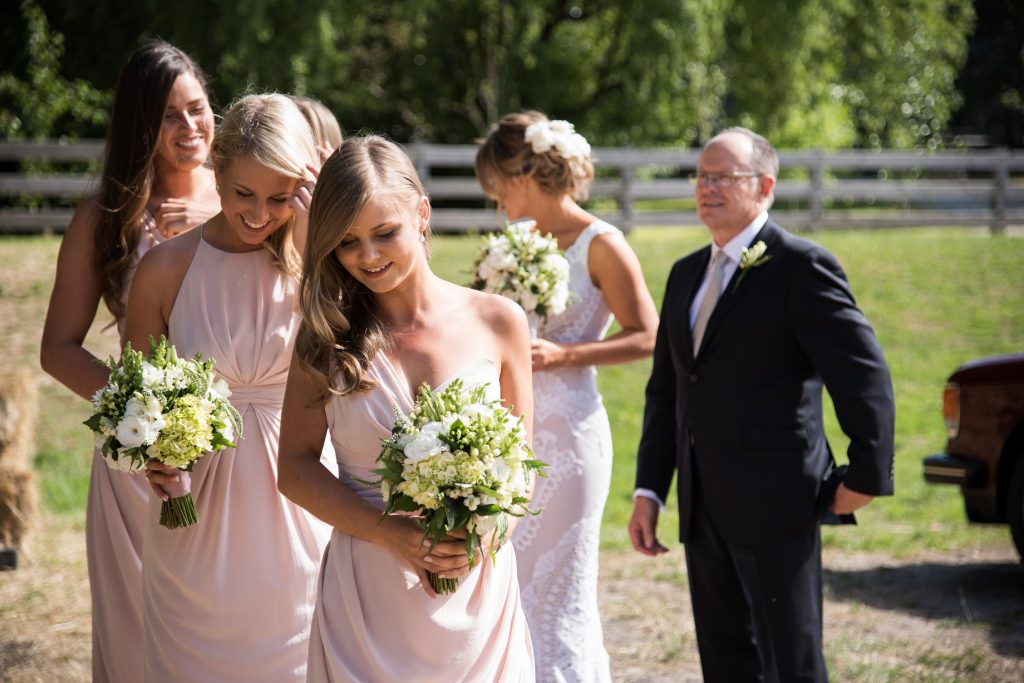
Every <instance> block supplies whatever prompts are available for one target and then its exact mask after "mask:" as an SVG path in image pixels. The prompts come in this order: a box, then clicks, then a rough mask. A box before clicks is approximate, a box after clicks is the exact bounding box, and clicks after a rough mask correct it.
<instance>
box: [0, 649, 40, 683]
mask: <svg viewBox="0 0 1024 683" xmlns="http://www.w3.org/2000/svg"><path fill="white" fill-rule="evenodd" d="M31 660H32V643H30V642H26V641H22V640H8V641H5V642H0V672H8V673H13V672H14V671H15V670H16V669H18V668H19V667H23V666H25V665H26V664H28V663H29V662H30V661H31ZM3 680H7V677H6V675H5V676H4V678H3Z"/></svg>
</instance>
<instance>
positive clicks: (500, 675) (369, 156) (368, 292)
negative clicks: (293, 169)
mask: <svg viewBox="0 0 1024 683" xmlns="http://www.w3.org/2000/svg"><path fill="white" fill-rule="evenodd" d="M429 219H430V203H429V201H428V199H427V196H426V192H425V191H424V189H423V186H422V184H421V183H420V181H419V179H418V178H417V177H416V171H415V169H414V168H413V166H412V162H411V161H410V160H409V158H408V157H407V156H406V155H405V153H404V152H403V151H402V150H401V149H400V148H399V147H398V146H396V145H394V144H393V143H391V142H388V141H386V140H384V139H383V138H380V137H375V136H370V137H366V138H350V139H348V140H345V142H344V143H342V145H341V147H340V148H339V149H338V150H337V151H336V152H335V153H334V154H333V155H332V156H331V157H330V158H329V159H328V160H327V162H326V163H325V164H324V168H323V172H322V174H321V176H320V179H319V181H318V182H317V188H316V192H315V193H314V197H313V203H312V205H311V207H310V226H309V246H308V249H307V251H306V262H305V264H304V270H303V278H302V293H301V296H300V299H301V302H302V313H303V322H302V326H301V328H300V331H299V337H298V340H297V342H296V348H295V357H294V359H293V361H292V369H291V373H290V374H289V377H288V391H287V393H286V395H285V405H284V411H283V416H282V426H281V473H280V479H279V485H280V488H281V491H282V492H284V494H285V495H287V496H288V497H290V498H292V499H293V500H295V501H296V502H298V503H299V504H300V505H302V506H303V507H305V508H307V509H308V510H310V511H311V512H313V513H314V514H315V515H317V516H318V517H320V518H321V519H323V520H325V521H327V522H328V523H330V524H332V525H333V526H334V534H333V536H332V537H331V542H330V544H329V546H328V548H327V550H326V551H325V553H324V561H323V567H322V569H321V574H320V585H319V593H318V599H317V606H316V614H315V616H314V619H313V629H312V633H311V635H310V644H309V680H310V681H314V682H317V683H320V682H327V681H332V682H335V683H337V682H341V681H353V682H355V681H358V682H360V683H393V682H394V681H417V682H428V683H429V682H432V681H436V682H437V683H457V682H459V681H464V682H466V683H470V682H472V683H476V682H480V681H488V682H489V681H507V682H520V681H533V680H534V664H533V652H532V647H531V642H530V635H529V629H528V627H527V625H526V619H525V617H524V615H523V611H522V607H521V606H520V602H519V584H518V581H517V579H516V555H515V550H514V549H513V548H512V546H511V544H507V543H506V544H505V545H503V546H502V547H500V548H495V549H494V550H495V552H494V560H493V561H492V560H491V558H490V557H489V556H484V557H480V556H478V557H476V558H475V562H474V563H473V565H472V568H470V566H469V562H468V559H467V557H466V550H465V542H464V539H463V538H462V537H458V536H455V535H453V536H450V537H448V539H446V540H443V541H441V542H439V543H438V544H437V545H436V547H434V549H433V550H431V548H430V544H429V543H426V544H424V543H422V539H423V531H422V529H421V528H420V527H419V525H418V524H417V522H416V521H415V520H414V519H411V518H410V517H409V516H408V515H399V514H394V515H390V516H388V517H386V518H384V519H382V518H381V510H382V509H383V507H384V503H383V500H382V499H381V494H380V491H379V490H378V489H376V488H373V487H371V486H368V485H366V484H365V483H363V482H364V481H366V480H372V479H375V478H376V477H375V476H374V475H373V473H372V470H373V469H374V468H375V467H377V463H376V458H377V455H378V453H379V452H380V444H381V440H382V439H383V438H386V437H387V436H389V434H390V431H391V428H392V426H393V425H394V421H395V414H394V412H393V411H394V408H396V407H397V408H398V409H399V410H401V411H403V412H408V411H409V410H410V409H411V408H412V405H413V397H414V395H415V393H416V391H417V388H418V387H419V386H420V385H421V384H422V383H424V382H426V383H427V384H428V385H429V386H431V387H434V388H440V387H443V386H445V385H446V384H447V383H448V382H450V381H452V380H453V379H455V378H460V379H461V380H462V381H463V382H465V384H466V385H468V386H473V385H478V384H487V385H488V392H489V395H490V396H491V397H492V398H498V397H501V398H502V399H504V400H505V401H506V402H507V403H508V404H510V405H512V406H514V410H515V411H516V412H517V413H518V414H519V415H522V416H523V417H524V418H525V420H526V428H527V432H528V433H529V429H530V421H531V417H532V397H531V389H530V365H529V362H530V361H529V352H530V347H529V330H528V326H527V322H526V317H525V315H524V314H523V312H522V311H521V310H520V309H519V308H517V307H516V306H515V305H514V304H512V303H511V302H509V301H508V300H506V299H502V298H500V297H497V296H493V295H490V294H484V293H482V292H475V291H472V290H469V289H466V288H464V287H459V286H457V285H454V284H452V283H450V282H446V281H444V280H442V279H440V278H438V277H437V276H436V275H434V274H433V273H432V272H431V270H430V267H429V264H428V253H427V235H428V232H429ZM328 433H329V435H330V438H331V440H332V441H333V443H334V448H335V452H336V454H337V458H338V465H339V470H340V476H337V475H334V474H333V473H331V472H330V471H329V470H327V469H326V468H325V467H324V466H323V465H322V464H321V462H319V453H320V443H321V442H322V441H323V439H324V435H325V434H328ZM428 571H433V572H436V573H437V574H438V575H439V576H442V577H458V578H459V587H458V589H457V590H456V592H454V593H452V594H450V595H443V596H442V595H436V594H435V593H434V592H433V591H432V590H431V587H430V583H429V582H428V580H427V572H428Z"/></svg>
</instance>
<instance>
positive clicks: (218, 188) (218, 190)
mask: <svg viewBox="0 0 1024 683" xmlns="http://www.w3.org/2000/svg"><path fill="white" fill-rule="evenodd" d="M213 189H215V190H217V194H220V185H219V184H218V185H214V186H213Z"/></svg>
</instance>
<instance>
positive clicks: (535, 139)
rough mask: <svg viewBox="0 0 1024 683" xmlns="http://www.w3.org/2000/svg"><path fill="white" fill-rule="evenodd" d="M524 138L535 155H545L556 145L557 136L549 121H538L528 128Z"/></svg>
mask: <svg viewBox="0 0 1024 683" xmlns="http://www.w3.org/2000/svg"><path fill="white" fill-rule="evenodd" d="M523 138H524V139H525V140H526V142H527V143H528V144H529V145H530V147H531V148H532V149H533V153H534V154H543V153H544V152H546V151H548V150H549V149H551V148H552V146H554V144H555V136H554V134H553V133H552V132H551V128H550V126H549V125H548V122H547V121H538V122H537V123H532V124H530V125H529V126H527V128H526V132H525V133H524V134H523Z"/></svg>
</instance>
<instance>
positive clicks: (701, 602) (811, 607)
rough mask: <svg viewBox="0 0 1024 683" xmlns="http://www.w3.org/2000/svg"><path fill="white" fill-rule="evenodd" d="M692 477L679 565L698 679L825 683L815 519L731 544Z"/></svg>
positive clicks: (818, 554) (817, 528) (819, 553)
mask: <svg viewBox="0 0 1024 683" xmlns="http://www.w3.org/2000/svg"><path fill="white" fill-rule="evenodd" d="M695 483H696V484H697V485H696V486H694V488H693V490H694V491H695V496H694V498H695V500H694V501H693V518H692V520H691V523H690V529H689V535H688V537H687V541H686V567H687V572H688V574H689V577H688V578H689V582H690V596H691V598H692V601H693V618H694V622H695V624H696V628H697V647H698V649H699V650H700V661H701V668H702V669H703V672H704V679H705V680H706V681H709V682H714V681H724V682H726V683H736V682H742V681H767V682H775V683H789V682H790V681H827V680H828V672H827V671H826V670H825V659H824V655H823V654H822V635H821V630H822V625H821V624H822V616H821V608H822V596H821V592H822V571H821V534H820V531H819V526H818V524H816V523H815V524H814V525H813V526H811V527H809V528H808V529H806V530H805V531H804V532H803V533H801V534H799V535H796V536H794V537H791V538H789V539H787V540H786V541H784V542H782V543H775V544H771V545H765V546H756V547H737V546H732V545H729V544H727V543H726V542H725V541H724V540H723V539H722V537H721V536H720V535H719V534H718V530H717V529H716V528H715V525H714V523H713V522H712V520H711V516H710V515H709V514H708V509H707V507H706V506H705V505H704V503H703V501H702V500H701V493H700V486H699V482H695ZM749 514H752V515H756V514H757V510H750V512H749Z"/></svg>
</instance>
